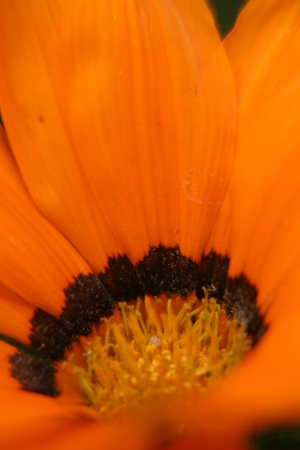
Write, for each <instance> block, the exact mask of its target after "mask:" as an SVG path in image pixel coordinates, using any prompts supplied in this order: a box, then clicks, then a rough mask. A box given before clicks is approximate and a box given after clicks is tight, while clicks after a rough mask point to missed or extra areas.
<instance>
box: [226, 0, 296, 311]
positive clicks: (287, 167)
mask: <svg viewBox="0 0 300 450" xmlns="http://www.w3.org/2000/svg"><path fill="white" fill-rule="evenodd" d="M299 44H300V3H299V2H298V1H289V2H282V1H280V0H275V1H265V2H263V3H262V2H260V1H257V0H254V1H250V2H249V4H248V5H247V6H246V8H245V9H244V11H243V12H242V13H241V15H240V17H239V19H238V22H237V25H236V28H235V30H234V31H233V33H232V34H231V35H230V36H229V37H228V38H227V39H226V40H225V48H226V49H227V52H228V56H229V60H230V62H231V65H232V67H233V72H234V77H235V81H236V87H237V92H238V108H239V111H238V124H239V129H238V143H237V155H236V160H235V165H234V170H233V176H232V180H231V184H230V187H229V191H228V195H229V202H230V203H231V205H232V217H231V218H230V219H229V220H232V230H231V231H232V232H231V242H230V249H231V250H230V253H231V265H230V269H229V270H230V274H231V275H238V274H239V273H240V272H241V271H243V272H244V273H245V274H246V275H247V276H248V277H249V278H250V281H251V282H254V283H255V284H256V285H257V286H258V288H259V293H260V300H259V301H260V302H263V303H264V308H266V307H267V305H268V304H269V303H270V302H271V301H272V300H273V299H274V297H275V296H276V288H277V286H278V285H279V284H280V283H281V282H282V281H283V280H284V278H285V276H286V274H287V271H288V270H289V268H290V267H291V266H292V264H297V265H298V264H299V256H300V239H299V236H300V195H299V192H300V178H299V165H300V153H299V146H300V131H299V123H300V109H299V103H300V83H299V79H300V62H299V58H298V53H299Z"/></svg>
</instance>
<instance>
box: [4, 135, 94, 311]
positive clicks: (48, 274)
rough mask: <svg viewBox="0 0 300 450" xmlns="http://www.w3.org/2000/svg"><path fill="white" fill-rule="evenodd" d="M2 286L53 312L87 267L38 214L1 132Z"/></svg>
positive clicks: (65, 241)
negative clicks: (65, 292)
mask: <svg viewBox="0 0 300 450" xmlns="http://www.w3.org/2000/svg"><path fill="white" fill-rule="evenodd" d="M0 217H1V221H0V234H1V240H0V283H2V284H3V285H4V286H6V287H7V288H9V289H11V290H12V291H14V292H15V293H17V294H18V295H20V296H21V297H23V298H24V299H26V300H27V301H28V302H30V303H31V304H33V305H35V306H38V307H40V308H42V309H44V310H45V311H47V312H49V313H51V314H59V313H60V312H61V308H62V306H63V305H64V292H63V289H65V288H67V287H68V285H69V283H70V282H72V281H73V278H74V276H77V275H78V274H79V273H86V274H87V273H89V272H90V271H91V269H90V268H89V266H88V265H87V264H86V262H85V261H84V260H83V259H82V258H81V256H80V255H79V254H78V253H77V252H76V250H75V249H74V248H73V247H72V246H71V244H70V243H69V242H68V241H67V240H66V239H65V238H64V237H63V236H62V235H61V234H60V233H59V232H58V231H57V230H56V229H55V228H54V227H52V226H51V225H50V224H49V223H48V222H47V221H46V220H45V219H44V218H43V217H42V216H41V215H40V213H39V212H38V211H37V209H36V208H35V206H34V204H33V203H32V201H31V199H30V197H29V195H28V193H27V192H26V189H25V187H24V185H23V183H22V180H21V178H20V176H19V173H18V170H17V168H16V166H15V164H14V161H13V159H12V156H11V154H10V152H9V149H8V148H7V146H6V145H5V134H4V132H3V129H0Z"/></svg>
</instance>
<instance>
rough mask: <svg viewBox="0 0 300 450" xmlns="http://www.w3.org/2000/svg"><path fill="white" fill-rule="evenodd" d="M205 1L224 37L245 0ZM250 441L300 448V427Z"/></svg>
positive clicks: (264, 447)
mask: <svg viewBox="0 0 300 450" xmlns="http://www.w3.org/2000/svg"><path fill="white" fill-rule="evenodd" d="M261 1H262V2H263V1H264V0H261ZM282 1H284V0H282ZM207 3H208V4H209V6H210V9H211V11H212V12H213V13H214V16H215V21H216V24H217V27H218V29H219V33H220V35H221V37H224V36H226V34H227V33H228V32H229V31H230V30H231V29H232V28H233V26H234V24H235V21H236V19H237V16H238V14H239V12H240V10H241V9H242V7H243V5H245V4H246V3H247V2H246V1H245V0H207ZM287 382H288V380H287ZM299 383H300V380H299ZM274 395H276V392H274ZM251 441H252V442H253V444H254V448H255V449H258V450H300V427H299V425H298V426H294V427H293V428H289V429H287V428H286V429H281V430H278V429H277V430H274V429H273V430H268V431H267V430H266V431H264V432H262V433H261V434H260V435H259V436H256V437H252V439H251Z"/></svg>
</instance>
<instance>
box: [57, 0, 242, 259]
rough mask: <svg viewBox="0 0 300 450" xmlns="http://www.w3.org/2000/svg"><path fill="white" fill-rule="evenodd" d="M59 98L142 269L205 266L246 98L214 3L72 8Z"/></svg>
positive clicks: (118, 232)
mask: <svg viewBox="0 0 300 450" xmlns="http://www.w3.org/2000/svg"><path fill="white" fill-rule="evenodd" d="M60 78H61V79H62V80H63V83H62V85H61V91H60V93H59V98H60V102H61V108H62V110H63V111H64V117H65V119H66V122H67V126H68V130H69V134H70V136H71V137H72V142H73V143H74V148H75V150H76V152H77V157H78V160H79V161H80V164H81V166H82V168H83V171H84V173H85V175H86V179H87V180H88V183H89V185H90V187H91V190H92V191H93V193H94V196H95V198H96V201H97V203H98V205H99V208H100V209H101V210H102V211H103V213H104V214H105V215H106V218H107V220H108V222H109V224H110V226H111V228H112V229H113V232H114V235H115V236H116V237H117V239H118V240H119V241H120V243H121V245H122V248H123V249H124V251H125V252H126V253H127V254H128V256H129V257H130V259H131V260H132V261H134V262H136V261H137V260H139V259H141V258H142V257H143V255H144V253H145V252H146V251H148V249H149V246H151V245H158V244H159V243H162V244H163V245H166V246H173V245H176V244H179V245H180V247H181V250H182V252H183V253H184V254H187V255H189V256H192V257H194V258H195V259H196V258H198V257H199V255H200V254H201V252H202V250H203V247H204V245H205V243H206V242H207V240H208V238H209V235H210V233H211V224H212V223H213V222H214V221H215V219H216V217H217V214H218V211H219V209H220V204H221V203H222V200H223V197H224V193H225V189H226V186H227V183H228V178H229V174H230V169H231V165H232V159H233V147H234V139H235V130H234V128H235V96H234V89H233V85H232V80H231V73H230V70H229V68H228V64H227V61H226V57H225V55H224V52H223V48H222V45H221V43H220V41H219V38H218V35H217V32H216V30H215V28H214V25H213V21H212V18H211V16H210V14H209V12H208V10H207V8H206V5H205V2H204V1H199V0H197V1H195V0H189V1H183V0H180V1H176V2H174V1H171V0H168V1H164V2H162V1H161V0H155V1H151V2H150V1H145V2H141V1H139V0H126V1H122V2H120V1H119V0H117V1H116V0H112V1H110V2H99V1H90V2H88V4H87V3H86V2H84V1H82V0H76V1H72V2H70V12H69V14H68V17H67V20H66V23H65V24H64V29H63V30H62V71H61V76H60Z"/></svg>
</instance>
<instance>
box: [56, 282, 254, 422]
mask: <svg viewBox="0 0 300 450" xmlns="http://www.w3.org/2000/svg"><path fill="white" fill-rule="evenodd" d="M204 291H205V296H204V298H203V299H201V300H199V299H198V298H197V297H196V296H195V295H191V296H190V297H189V299H188V300H187V301H183V300H182V299H178V298H176V299H174V298H173V299H170V298H167V297H166V298H164V297H163V296H161V297H160V298H151V297H148V296H146V297H145V299H144V301H142V299H138V301H137V303H136V305H135V306H133V305H128V304H126V303H119V304H118V310H117V312H116V313H115V314H114V316H112V317H111V318H110V319H103V322H102V325H101V327H100V329H99V330H98V333H94V336H93V337H92V338H90V339H89V340H87V342H86V343H85V344H84V348H85V351H84V360H83V362H81V363H80V364H78V363H77V361H76V363H75V359H76V358H75V357H74V355H71V356H70V357H69V359H68V361H67V362H64V363H63V364H64V366H66V365H67V366H69V368H70V367H71V369H72V372H73V374H75V375H76V376H77V379H78V384H79V386H80V389H81V393H82V394H83V396H84V397H85V398H86V402H87V403H88V404H89V405H91V406H92V407H93V408H94V409H95V410H96V411H97V412H99V414H100V415H101V416H102V417H103V418H105V419H111V418H121V417H122V416H123V415H124V414H125V413H126V411H127V410H128V409H129V408H136V407H137V408H139V407H140V406H143V405H146V406H147V405H149V406H150V405H151V404H154V403H157V401H158V399H159V402H164V401H166V402H169V400H170V399H174V400H184V402H189V401H192V400H193V398H194V397H195V395H197V394H199V393H202V392H204V391H206V390H208V389H209V388H210V387H211V386H213V385H214V384H215V383H216V382H217V381H218V380H219V381H220V380H221V379H222V378H223V377H224V376H227V375H228V374H229V373H230V372H231V371H232V370H233V369H234V368H235V367H236V366H237V365H238V364H239V362H240V360H241V358H242V356H243V354H244V353H245V352H246V351H247V350H248V349H250V348H251V345H252V339H251V338H250V337H249V336H247V333H246V331H245V327H244V326H239V325H238V323H237V321H236V320H235V319H230V320H229V318H228V317H227V315H226V313H225V311H224V310H223V309H222V308H221V307H220V305H219V304H218V303H217V302H216V300H215V299H214V298H212V297H211V298H209V296H208V291H207V290H206V289H204Z"/></svg>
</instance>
